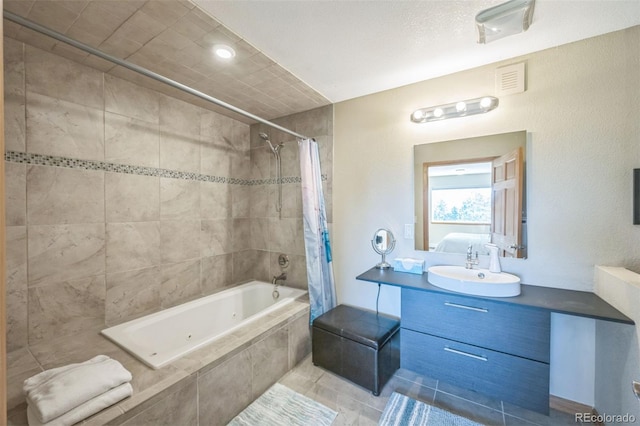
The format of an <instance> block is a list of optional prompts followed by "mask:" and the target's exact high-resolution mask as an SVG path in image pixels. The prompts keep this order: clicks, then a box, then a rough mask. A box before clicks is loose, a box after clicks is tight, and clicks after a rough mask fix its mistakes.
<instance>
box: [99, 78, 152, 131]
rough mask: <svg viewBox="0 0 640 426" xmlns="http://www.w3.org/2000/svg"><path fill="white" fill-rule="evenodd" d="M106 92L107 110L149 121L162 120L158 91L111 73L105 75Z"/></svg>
mask: <svg viewBox="0 0 640 426" xmlns="http://www.w3.org/2000/svg"><path fill="white" fill-rule="evenodd" d="M104 92H105V99H104V108H105V111H107V112H113V113H116V114H120V115H124V116H127V117H131V118H135V119H138V120H142V121H146V122H148V123H155V124H158V123H159V122H160V115H159V114H160V97H161V95H160V94H159V93H158V92H155V91H153V90H149V89H146V88H144V87H141V86H138V85H136V84H133V83H129V82H128V81H125V80H122V79H120V78H116V77H112V76H110V75H105V77H104Z"/></svg>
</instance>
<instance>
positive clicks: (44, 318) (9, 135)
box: [4, 37, 332, 351]
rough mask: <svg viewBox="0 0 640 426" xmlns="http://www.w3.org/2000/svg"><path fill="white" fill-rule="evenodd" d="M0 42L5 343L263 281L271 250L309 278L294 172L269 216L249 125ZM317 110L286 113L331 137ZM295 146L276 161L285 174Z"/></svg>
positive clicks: (300, 279)
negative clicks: (280, 206) (279, 208)
mask: <svg viewBox="0 0 640 426" xmlns="http://www.w3.org/2000/svg"><path fill="white" fill-rule="evenodd" d="M4 49H5V59H4V60H5V103H6V105H5V108H6V111H5V123H6V124H5V127H6V130H5V132H6V134H5V136H6V138H5V139H6V152H5V165H6V179H5V182H6V188H7V189H6V196H7V212H6V214H7V278H8V279H7V315H8V336H7V343H8V350H9V351H12V350H15V349H19V348H22V347H25V346H27V345H28V344H34V343H39V342H43V341H46V340H48V339H54V338H57V337H62V336H67V335H73V334H75V333H77V332H79V331H82V330H85V329H89V328H95V327H97V326H102V325H104V324H106V325H112V324H116V323H120V322H123V321H125V320H128V319H131V318H134V317H138V316H141V315H144V314H147V313H150V312H154V311H158V310H160V309H162V308H166V307H169V306H173V305H176V304H179V303H182V302H184V301H187V300H190V299H193V298H196V297H199V296H201V295H204V294H209V293H212V292H215V291H218V290H219V289H221V288H224V287H226V286H230V285H234V284H236V283H239V282H243V281H246V280H249V279H253V278H254V277H255V278H261V279H269V280H270V275H271V274H272V273H273V271H274V270H275V266H277V254H278V253H280V252H281V251H284V252H285V253H287V254H289V255H290V257H291V259H292V262H291V266H290V267H289V271H290V276H291V279H290V280H289V281H288V283H289V284H291V283H294V284H295V285H297V286H304V285H306V272H305V266H304V245H303V242H302V221H301V206H300V199H299V198H300V196H299V195H295V194H294V192H295V191H296V190H297V191H299V179H298V180H297V182H298V183H291V184H285V185H284V187H285V194H287V195H286V196H285V198H286V200H287V201H286V203H285V204H286V212H285V211H283V216H282V219H281V220H280V219H278V218H277V216H274V215H273V214H272V213H271V211H272V209H270V207H271V206H270V205H269V200H271V199H272V195H271V193H272V192H273V191H274V189H273V188H274V187H275V185H273V183H272V182H271V181H269V180H265V181H261V180H256V179H262V178H263V177H266V175H264V176H263V173H271V169H273V167H271V164H269V167H268V168H267V169H264V168H263V169H260V170H255V167H257V166H259V165H261V166H262V167H266V166H265V164H266V163H270V162H271V160H270V158H269V157H268V156H267V155H266V154H268V152H267V151H265V152H262V150H264V149H263V148H264V147H262V148H260V147H258V145H257V141H255V142H252V141H254V140H255V137H253V136H256V137H257V133H256V135H253V134H254V133H255V132H254V129H251V131H250V128H249V126H248V125H246V124H243V123H240V122H238V121H235V120H232V119H230V118H228V117H225V116H223V115H220V114H217V113H215V112H212V111H209V110H207V109H203V108H200V107H196V106H194V105H192V104H189V103H186V102H183V101H181V100H177V99H174V98H171V97H169V96H166V95H164V94H160V93H158V92H155V91H152V90H149V89H146V88H143V87H141V86H137V85H134V84H132V83H130V82H127V81H125V80H121V79H118V78H115V77H112V76H110V75H106V74H104V73H102V72H100V71H97V70H95V69H92V68H89V67H86V66H84V65H80V64H78V63H75V62H73V61H71V60H68V59H64V58H62V57H60V56H57V55H54V54H52V53H49V52H45V51H43V50H40V49H38V48H35V47H32V46H29V45H25V44H23V43H19V42H17V41H15V40H12V39H10V38H6V37H5V39H4ZM329 115H332V109H329V107H324V108H320V109H319V110H314V111H311V112H309V113H304V114H298V115H296V116H291V117H289V118H286V119H283V120H284V121H287V120H288V121H290V122H291V123H292V125H293V126H295V127H296V128H299V129H300V130H302V129H303V128H304V127H305V126H306V127H307V128H308V130H312V131H315V130H316V129H317V130H322V132H317V133H318V134H319V135H321V136H320V139H327V140H330V139H331V136H330V133H331V131H330V130H326V129H330V128H331V127H332V126H331V124H330V122H331V119H329V118H327V116H329ZM317 118H319V119H320V120H319V121H320V126H321V128H317V127H316V129H314V128H313V125H312V124H310V121H311V120H313V121H314V122H315V121H316V119H317ZM254 127H255V128H256V129H257V128H258V127H259V126H254ZM300 130H299V131H300ZM261 131H262V130H261ZM311 134H312V135H314V134H315V133H311ZM274 139H275V138H274ZM275 140H278V139H275ZM326 145H327V147H329V146H330V144H329V143H327V144H326ZM288 148H291V149H288ZM294 148H296V151H297V147H295V143H294V142H292V141H291V140H288V141H287V147H286V149H284V150H283V157H284V158H283V169H284V170H286V171H284V170H283V171H284V176H293V177H294V178H292V179H289V180H290V181H293V182H296V179H295V177H296V176H299V172H296V170H299V167H298V166H297V165H293V164H292V163H293V159H294V158H297V156H296V155H295V151H294ZM330 152H331V151H330V150H328V151H326V152H325V156H327V157H328V158H330ZM254 157H255V158H254ZM328 161H330V160H328ZM289 167H290V169H289ZM296 173H297V174H296ZM325 183H327V184H329V183H330V179H329V180H327V181H326V182H325ZM329 190H330V188H329ZM266 194H268V197H267V200H265V199H264V197H265V195H266ZM274 265H275V266H274Z"/></svg>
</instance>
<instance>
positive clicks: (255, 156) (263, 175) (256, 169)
mask: <svg viewBox="0 0 640 426" xmlns="http://www.w3.org/2000/svg"><path fill="white" fill-rule="evenodd" d="M263 142H264V141H263ZM249 161H250V164H251V179H269V178H270V177H271V163H272V162H273V163H275V159H274V156H273V153H272V152H271V149H269V146H268V144H267V143H266V142H264V145H261V146H258V147H257V148H253V149H252V150H251V151H250V153H249ZM274 167H275V165H274Z"/></svg>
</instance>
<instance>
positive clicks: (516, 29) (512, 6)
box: [476, 0, 535, 44]
mask: <svg viewBox="0 0 640 426" xmlns="http://www.w3.org/2000/svg"><path fill="white" fill-rule="evenodd" d="M534 6H535V0H510V1H508V2H506V3H502V4H499V5H497V6H493V7H490V8H488V9H485V10H483V11H481V12H480V13H478V14H477V15H476V27H477V29H478V43H481V44H486V43H489V42H492V41H494V40H498V39H501V38H503V37H507V36H510V35H513V34H518V33H521V32H524V31H527V30H528V29H529V26H530V25H531V20H532V19H533V9H534Z"/></svg>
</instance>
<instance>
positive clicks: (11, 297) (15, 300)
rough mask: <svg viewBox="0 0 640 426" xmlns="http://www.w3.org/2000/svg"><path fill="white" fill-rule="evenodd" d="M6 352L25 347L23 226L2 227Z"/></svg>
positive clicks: (24, 249) (25, 306) (25, 242)
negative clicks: (3, 235) (4, 247)
mask: <svg viewBox="0 0 640 426" xmlns="http://www.w3.org/2000/svg"><path fill="white" fill-rule="evenodd" d="M6 250H7V255H6V256H7V257H6V268H7V272H6V273H7V275H6V279H7V286H6V297H7V310H6V318H7V351H9V352H10V351H13V350H16V349H20V348H23V347H25V346H27V336H28V335H27V227H26V226H8V227H7V228H6Z"/></svg>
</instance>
